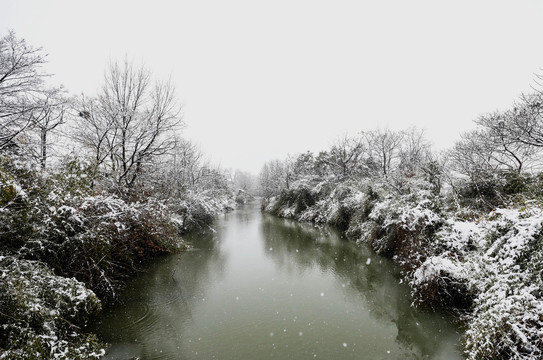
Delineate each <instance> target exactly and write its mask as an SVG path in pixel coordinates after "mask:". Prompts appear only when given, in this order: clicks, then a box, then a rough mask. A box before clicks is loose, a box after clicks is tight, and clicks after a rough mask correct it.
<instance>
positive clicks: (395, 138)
mask: <svg viewBox="0 0 543 360" xmlns="http://www.w3.org/2000/svg"><path fill="white" fill-rule="evenodd" d="M363 135H364V137H365V139H366V142H367V143H368V152H369V156H370V158H371V161H372V162H373V163H375V164H376V165H377V166H378V168H379V172H380V175H381V176H383V177H384V178H385V179H388V177H389V174H390V173H391V172H392V169H393V165H395V162H396V160H398V159H399V156H400V147H401V144H402V141H403V138H404V133H403V132H395V131H392V130H388V129H386V130H373V131H368V132H365V133H364V134H363Z"/></svg>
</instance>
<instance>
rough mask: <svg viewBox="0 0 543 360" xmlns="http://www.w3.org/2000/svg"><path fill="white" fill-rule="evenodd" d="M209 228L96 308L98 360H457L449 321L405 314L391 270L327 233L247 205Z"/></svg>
mask: <svg viewBox="0 0 543 360" xmlns="http://www.w3.org/2000/svg"><path fill="white" fill-rule="evenodd" d="M213 227H214V231H209V232H208V233H206V234H193V235H189V236H187V237H186V240H188V241H189V242H191V243H192V246H193V247H192V249H191V250H190V251H187V252H185V253H183V254H180V255H172V256H169V257H166V258H162V259H159V260H158V261H156V262H153V263H152V264H151V265H150V266H149V268H148V269H147V271H146V272H145V273H142V274H140V275H138V276H136V277H135V278H134V279H132V280H131V281H130V282H129V283H128V286H127V288H126V291H125V292H124V294H123V295H122V298H123V300H124V301H123V304H122V305H119V306H115V307H111V308H108V309H106V310H105V311H104V312H103V314H102V315H101V316H100V318H99V319H98V321H97V323H96V324H94V326H93V327H94V330H93V331H95V332H97V333H98V334H99V336H100V337H101V338H102V339H104V340H105V341H107V342H109V343H110V344H112V346H111V347H110V348H109V349H108V352H107V354H106V357H105V358H106V359H129V358H131V357H139V358H141V359H372V360H376V359H398V360H400V359H401V360H405V359H435V360H438V359H439V360H448V359H451V360H453V359H454V360H456V359H463V357H462V356H461V355H460V351H459V350H458V348H457V347H458V345H457V344H458V341H459V330H458V328H457V327H455V326H454V325H453V324H452V321H451V319H450V318H448V317H447V316H445V315H443V314H439V313H433V312H429V311H418V310H415V309H413V308H412V307H411V306H410V304H411V298H410V295H409V288H408V286H407V285H405V284H400V280H399V279H400V278H399V274H398V268H397V267H396V266H395V265H394V264H393V263H392V262H391V261H389V260H387V259H385V258H382V257H380V256H378V255H376V254H375V253H373V252H371V251H370V250H369V249H367V248H365V247H360V246H356V245H355V244H354V243H353V242H349V241H346V240H344V239H343V238H342V237H341V235H340V234H339V233H338V232H336V231H334V230H333V229H331V228H329V227H321V228H316V227H314V226H312V225H310V224H301V223H297V222H294V221H289V220H284V219H278V218H275V217H272V216H269V215H267V214H262V213H261V212H260V210H259V205H258V204H257V203H256V202H255V203H252V204H248V205H245V206H244V207H242V208H241V209H238V210H235V211H233V212H231V213H228V214H225V215H222V216H220V217H219V218H218V219H217V221H216V222H215V223H214V225H213Z"/></svg>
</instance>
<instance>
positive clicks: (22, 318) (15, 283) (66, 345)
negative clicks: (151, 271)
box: [0, 256, 104, 359]
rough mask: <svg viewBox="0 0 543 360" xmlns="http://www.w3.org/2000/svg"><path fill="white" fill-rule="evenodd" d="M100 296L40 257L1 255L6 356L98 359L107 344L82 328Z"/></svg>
mask: <svg viewBox="0 0 543 360" xmlns="http://www.w3.org/2000/svg"><path fill="white" fill-rule="evenodd" d="M100 306H101V305H100V301H99V300H98V298H97V297H96V296H95V295H94V293H93V292H92V291H90V290H88V289H87V288H86V287H85V285H84V284H83V283H81V282H79V281H77V280H75V279H68V278H64V277H60V276H56V275H54V274H53V273H52V271H51V270H50V269H48V268H47V267H46V266H45V265H44V264H41V263H39V262H36V261H28V260H21V259H17V258H16V257H12V256H0V328H1V331H0V358H1V359H44V358H55V359H97V358H99V357H101V356H102V355H103V354H104V351H103V349H102V348H103V346H104V345H103V344H101V343H100V342H99V341H98V340H97V339H96V338H95V337H94V336H93V335H89V334H85V333H83V332H82V331H83V330H82V327H83V326H84V325H85V324H86V322H87V321H88V320H89V318H90V317H91V316H93V315H95V314H96V313H97V312H98V311H99V310H100Z"/></svg>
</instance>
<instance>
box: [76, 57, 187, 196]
mask: <svg viewBox="0 0 543 360" xmlns="http://www.w3.org/2000/svg"><path fill="white" fill-rule="evenodd" d="M180 110H181V109H180V106H179V105H178V103H177V101H176V99H175V91H174V87H173V85H172V84H171V83H170V82H158V81H157V82H154V83H153V82H152V81H151V74H150V72H149V71H148V70H147V69H145V68H144V67H140V68H135V67H134V65H133V64H132V63H129V62H128V61H125V62H124V63H122V64H119V63H113V64H111V65H110V67H109V68H108V69H107V71H106V75H105V83H104V86H103V88H102V91H101V93H100V95H99V96H98V98H97V99H96V100H91V101H87V102H86V104H85V105H84V106H83V107H82V109H81V111H80V114H81V117H82V119H83V120H82V122H83V123H84V124H85V129H84V132H83V134H80V135H79V137H80V138H82V137H87V138H89V140H86V141H85V140H83V139H82V140H83V142H84V143H86V144H88V145H89V147H90V148H92V150H93V151H94V154H95V158H96V162H97V164H98V165H99V166H100V165H101V166H102V168H104V169H105V170H106V171H107V172H108V173H109V176H111V178H112V179H113V180H114V182H115V185H116V186H117V187H118V188H119V189H123V188H126V189H130V188H132V187H133V185H134V184H135V182H136V180H137V178H138V176H139V175H140V174H141V173H142V171H143V169H144V167H145V166H146V165H147V164H149V162H150V161H151V160H152V159H153V158H154V157H157V156H161V155H165V154H167V153H168V152H169V151H170V150H172V149H173V148H174V146H175V139H176V131H177V130H178V129H179V128H180V127H181V126H182V121H181V118H180Z"/></svg>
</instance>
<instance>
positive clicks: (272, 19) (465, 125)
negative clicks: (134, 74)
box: [0, 0, 543, 173]
mask: <svg viewBox="0 0 543 360" xmlns="http://www.w3.org/2000/svg"><path fill="white" fill-rule="evenodd" d="M8 29H13V30H15V31H16V32H17V34H18V35H19V36H20V37H22V38H25V39H26V40H27V41H28V42H29V43H30V44H32V45H33V46H41V47H43V48H44V49H45V50H46V51H47V53H48V54H49V58H48V59H49V66H48V69H49V70H50V71H51V72H52V73H54V74H55V77H54V81H55V82H57V83H62V84H64V85H65V86H66V87H67V88H68V90H69V91H70V92H72V93H74V94H78V93H81V92H84V93H86V94H90V95H92V94H93V93H95V92H96V90H97V89H98V87H99V86H100V84H101V82H102V78H103V73H104V69H105V67H106V66H107V64H108V63H109V62H110V61H111V60H122V59H124V57H125V56H128V57H129V58H131V59H134V60H136V61H142V62H144V63H145V64H146V65H147V66H148V67H149V68H150V69H151V70H152V71H153V73H154V74H155V75H156V76H157V77H160V78H167V77H170V76H171V78H172V80H173V82H174V83H175V86H176V89H177V92H178V97H179V99H180V101H181V103H182V104H183V105H184V110H183V113H184V120H185V122H186V124H187V126H186V128H185V130H184V132H185V135H186V136H187V137H188V138H190V139H192V140H194V141H195V142H197V143H198V144H200V145H201V147H202V149H203V150H204V152H205V153H206V154H207V156H208V157H209V158H211V159H212V161H213V162H214V163H216V164H219V163H220V165H221V166H222V167H224V168H239V169H242V170H246V171H250V172H253V173H258V171H259V170H260V167H261V166H262V164H263V163H264V162H265V161H268V160H272V159H275V158H284V157H285V156H286V155H287V154H288V153H291V154H295V153H299V152H304V151H306V150H312V151H319V150H324V149H326V148H327V147H328V146H329V145H330V143H332V142H333V141H334V140H335V139H336V138H337V137H338V136H340V135H342V134H344V133H350V134H355V133H357V132H358V131H361V130H369V129H374V128H377V127H382V128H383V127H388V128H391V129H401V128H406V127H409V126H417V127H420V128H423V129H425V130H426V133H427V136H428V138H429V139H431V140H432V141H433V143H434V145H435V146H436V147H437V148H445V147H448V146H450V145H452V143H453V142H454V141H455V140H456V139H458V137H459V134H460V133H461V132H462V131H465V130H468V129H470V128H471V127H472V126H473V124H472V121H473V120H474V119H476V118H477V117H478V116H479V115H481V114H483V113H485V112H490V111H493V110H496V109H504V108H507V107H508V106H509V105H511V103H512V102H513V101H514V100H515V99H516V98H518V96H519V95H520V94H521V93H523V92H524V93H525V92H529V91H530V90H531V87H530V86H531V85H534V74H535V73H539V72H540V68H542V67H543V1H536V0H515V1H512V0H508V1H497V0H488V1H479V0H477V1H474V0H469V1H468V0H465V1H458V0H455V1H436V0H428V1H405V0H388V1H377V0H375V1H361V0H359V1H341V0H335V1H317V0H307V1H301V0H285V1H283V0H274V1H266V2H264V1H256V0H247V1H239V0H230V1H210V0H194V1H158V0H153V1H134V0H132V1H118V0H116V1H97V0H93V1H75V0H69V1H53V0H52V1H44V0H35V1H27V0H13V1H10V0H0V32H1V34H2V35H3V34H5V33H6V32H7V30H8Z"/></svg>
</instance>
